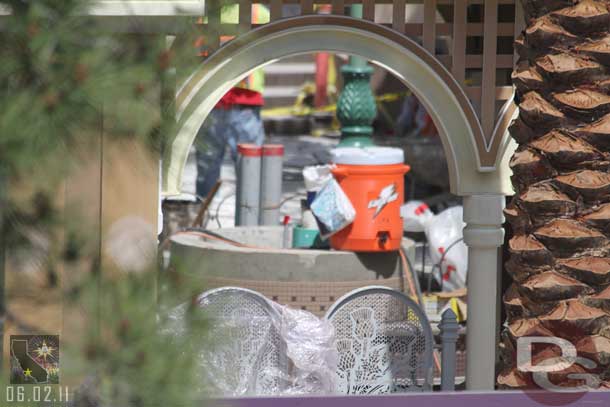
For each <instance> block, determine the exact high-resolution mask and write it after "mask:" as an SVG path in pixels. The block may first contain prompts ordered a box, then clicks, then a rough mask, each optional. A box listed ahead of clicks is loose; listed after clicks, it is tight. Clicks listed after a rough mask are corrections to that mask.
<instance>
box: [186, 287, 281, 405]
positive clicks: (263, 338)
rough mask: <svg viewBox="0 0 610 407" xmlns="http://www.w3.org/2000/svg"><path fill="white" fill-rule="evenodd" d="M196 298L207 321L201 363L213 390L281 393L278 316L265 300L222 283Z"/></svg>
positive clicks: (225, 393) (239, 392)
mask: <svg viewBox="0 0 610 407" xmlns="http://www.w3.org/2000/svg"><path fill="white" fill-rule="evenodd" d="M198 302H199V305H200V306H201V308H202V310H204V312H206V313H207V315H208V317H209V318H210V319H211V324H210V328H209V331H208V335H209V339H210V342H211V346H210V348H209V349H208V350H207V351H206V352H205V354H204V356H203V358H202V359H203V360H202V361H201V362H202V363H201V364H202V367H204V369H205V370H206V371H207V372H206V373H207V375H208V378H209V379H210V380H209V381H210V382H211V386H212V387H213V389H212V391H213V392H215V393H219V395H222V396H237V395H272V394H278V393H280V391H281V389H282V383H281V382H282V381H281V375H282V373H283V371H284V362H283V359H284V358H283V357H282V356H281V355H282V354H283V350H282V345H281V340H280V335H279V332H278V328H277V323H278V321H279V319H280V315H279V313H278V312H277V311H276V310H275V309H274V308H273V307H272V306H271V304H270V303H269V302H268V301H267V299H266V298H265V297H263V296H262V295H261V294H259V293H257V292H255V291H251V290H247V289H243V288H237V287H223V288H218V289H214V290H210V291H207V292H205V293H203V294H201V295H200V296H199V298H198Z"/></svg>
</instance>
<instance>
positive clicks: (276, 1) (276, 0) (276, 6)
mask: <svg viewBox="0 0 610 407" xmlns="http://www.w3.org/2000/svg"><path fill="white" fill-rule="evenodd" d="M269 13H270V15H271V16H270V17H271V21H275V20H279V19H280V18H282V0H271V2H270V3H269Z"/></svg>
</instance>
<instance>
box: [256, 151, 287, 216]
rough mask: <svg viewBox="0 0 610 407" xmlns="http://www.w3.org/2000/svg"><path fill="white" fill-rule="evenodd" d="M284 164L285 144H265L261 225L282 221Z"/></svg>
mask: <svg viewBox="0 0 610 407" xmlns="http://www.w3.org/2000/svg"><path fill="white" fill-rule="evenodd" d="M283 165H284V146H283V145H281V144H265V145H263V163H262V165H261V204H260V205H261V207H260V222H259V223H260V224H261V225H277V224H278V223H279V221H280V205H281V203H282V169H283Z"/></svg>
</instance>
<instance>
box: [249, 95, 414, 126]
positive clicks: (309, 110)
mask: <svg viewBox="0 0 610 407" xmlns="http://www.w3.org/2000/svg"><path fill="white" fill-rule="evenodd" d="M409 95H411V92H409V91H406V92H400V93H386V94H383V95H379V96H377V97H376V98H375V101H376V102H377V103H383V102H395V101H396V100H399V99H400V98H403V97H405V96H409ZM336 110H337V104H336V103H333V104H330V105H326V106H321V107H317V108H313V107H309V106H304V105H299V104H295V105H293V106H289V107H276V108H271V109H263V110H262V111H261V115H262V117H263V118H266V119H267V118H272V117H282V116H309V115H311V114H314V113H323V112H334V111H336Z"/></svg>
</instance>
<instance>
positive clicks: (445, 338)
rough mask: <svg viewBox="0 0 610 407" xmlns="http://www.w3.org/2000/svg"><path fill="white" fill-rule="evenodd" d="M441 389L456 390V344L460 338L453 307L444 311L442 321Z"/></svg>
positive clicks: (440, 325) (440, 326) (440, 327)
mask: <svg viewBox="0 0 610 407" xmlns="http://www.w3.org/2000/svg"><path fill="white" fill-rule="evenodd" d="M438 328H439V329H440V331H441V391H454V390H455V359H456V354H455V345H456V342H457V339H458V328H459V325H458V323H457V318H456V316H455V313H454V312H453V310H452V309H447V310H446V311H445V312H443V315H442V317H441V323H440V324H439V327H438Z"/></svg>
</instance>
